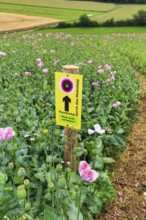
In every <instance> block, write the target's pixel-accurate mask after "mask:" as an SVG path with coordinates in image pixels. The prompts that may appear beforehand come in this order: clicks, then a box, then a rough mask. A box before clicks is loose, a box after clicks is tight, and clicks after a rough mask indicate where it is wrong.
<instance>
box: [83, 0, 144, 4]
mask: <svg viewBox="0 0 146 220" xmlns="http://www.w3.org/2000/svg"><path fill="white" fill-rule="evenodd" d="M80 1H92V2H104V3H117V4H118V3H120V4H146V0H80Z"/></svg>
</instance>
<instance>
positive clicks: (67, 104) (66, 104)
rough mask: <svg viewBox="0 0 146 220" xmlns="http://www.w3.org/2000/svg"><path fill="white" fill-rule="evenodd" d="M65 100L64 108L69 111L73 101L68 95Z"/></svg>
mask: <svg viewBox="0 0 146 220" xmlns="http://www.w3.org/2000/svg"><path fill="white" fill-rule="evenodd" d="M63 102H64V110H65V111H67V112H68V111H69V102H70V103H71V99H70V98H69V97H68V96H65V97H64V98H63Z"/></svg>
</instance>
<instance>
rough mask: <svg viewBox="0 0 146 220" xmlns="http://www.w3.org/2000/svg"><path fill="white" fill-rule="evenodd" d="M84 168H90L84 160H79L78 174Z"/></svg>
mask: <svg viewBox="0 0 146 220" xmlns="http://www.w3.org/2000/svg"><path fill="white" fill-rule="evenodd" d="M85 169H91V167H90V165H89V164H88V163H87V162H86V161H84V160H83V161H81V162H80V164H79V169H78V170H79V174H80V175H82V173H83V171H84V170H85Z"/></svg>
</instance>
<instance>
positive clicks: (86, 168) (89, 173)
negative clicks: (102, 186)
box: [78, 161, 99, 182]
mask: <svg viewBox="0 0 146 220" xmlns="http://www.w3.org/2000/svg"><path fill="white" fill-rule="evenodd" d="M78 170H79V174H80V176H81V178H82V179H83V180H86V181H88V182H94V181H95V180H96V179H97V178H98V177H99V173H97V172H96V171H95V170H92V169H91V167H90V165H89V164H88V163H87V162H86V161H81V162H80V164H79V169H78Z"/></svg>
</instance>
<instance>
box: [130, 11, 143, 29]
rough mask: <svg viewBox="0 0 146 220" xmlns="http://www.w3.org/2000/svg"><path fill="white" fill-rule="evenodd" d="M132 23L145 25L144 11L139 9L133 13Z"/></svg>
mask: <svg viewBox="0 0 146 220" xmlns="http://www.w3.org/2000/svg"><path fill="white" fill-rule="evenodd" d="M133 23H134V25H141V26H145V25H146V11H144V10H139V11H138V13H137V14H135V15H133Z"/></svg>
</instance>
